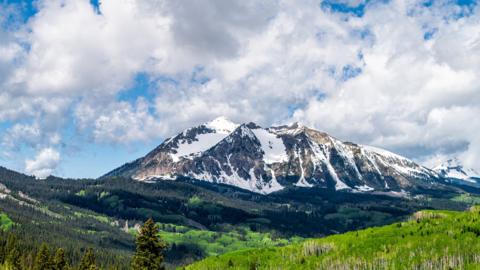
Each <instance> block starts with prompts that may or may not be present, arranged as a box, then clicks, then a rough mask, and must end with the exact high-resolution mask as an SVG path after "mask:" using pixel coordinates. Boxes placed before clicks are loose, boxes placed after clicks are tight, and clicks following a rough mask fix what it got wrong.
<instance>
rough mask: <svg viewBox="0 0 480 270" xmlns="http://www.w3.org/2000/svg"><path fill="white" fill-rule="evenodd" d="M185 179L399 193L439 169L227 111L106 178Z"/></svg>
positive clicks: (261, 187)
mask: <svg viewBox="0 0 480 270" xmlns="http://www.w3.org/2000/svg"><path fill="white" fill-rule="evenodd" d="M109 176H124V177H132V178H133V179H136V180H138V181H155V180H165V179H171V180H173V179H176V178H177V177H188V178H193V179H197V180H204V181H209V182H214V183H222V184H228V185H233V186H237V187H239V188H243V189H247V190H250V191H253V192H258V193H263V194H268V193H271V192H275V191H279V190H282V189H284V188H285V187H289V186H299V187H313V186H316V187H322V188H329V189H332V190H351V191H353V192H367V191H387V192H388V191H391V192H404V191H405V190H407V191H408V190H412V189H415V188H417V187H420V186H423V187H425V186H431V185H436V183H437V181H436V180H438V174H437V173H436V172H434V171H432V170H430V169H427V168H425V167H422V166H420V165H418V164H416V163H415V162H413V161H411V160H409V159H407V158H405V157H402V156H399V155H396V154H394V153H391V152H388V151H386V150H383V149H379V148H375V147H371V146H365V145H358V144H355V143H350V142H342V141H340V140H338V139H336V138H334V137H332V136H330V135H328V134H326V133H324V132H320V131H317V130H314V129H311V128H308V127H305V126H302V125H299V124H297V123H295V124H291V125H285V126H275V127H270V128H262V127H260V126H258V125H256V124H255V123H246V124H240V125H239V124H235V123H232V122H231V121H229V120H227V119H226V118H224V117H221V118H217V119H215V120H213V121H211V122H208V123H205V124H202V125H199V126H197V127H192V128H189V129H186V130H185V131H183V132H182V133H180V134H178V135H176V136H174V137H171V138H169V139H167V140H165V141H164V142H163V143H162V144H160V145H159V146H158V147H157V148H156V149H154V150H153V151H152V152H150V153H149V154H147V155H146V156H145V157H143V158H140V159H137V160H135V161H133V162H131V163H128V164H125V165H124V166H122V167H120V168H118V169H115V170H113V171H111V172H109V173H108V174H106V175H105V177H109Z"/></svg>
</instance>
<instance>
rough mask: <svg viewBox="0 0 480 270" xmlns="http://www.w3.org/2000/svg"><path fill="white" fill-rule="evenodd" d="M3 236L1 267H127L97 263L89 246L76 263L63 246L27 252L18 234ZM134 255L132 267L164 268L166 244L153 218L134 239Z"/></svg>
mask: <svg viewBox="0 0 480 270" xmlns="http://www.w3.org/2000/svg"><path fill="white" fill-rule="evenodd" d="M2 238H3V239H0V269H1V270H100V269H108V270H110V269H112V270H113V269H121V268H122V269H124V268H125V267H124V266H123V267H122V266H118V265H115V264H108V265H106V266H103V267H101V266H100V265H99V264H97V261H96V256H95V251H94V249H93V248H91V247H89V248H87V249H86V250H85V251H84V254H83V256H82V258H81V260H80V262H79V263H78V264H77V265H73V264H71V263H69V260H68V258H67V257H68V255H67V254H66V252H67V251H66V250H65V249H64V248H56V249H55V248H51V247H49V245H48V244H47V243H42V244H41V246H40V247H39V248H38V249H37V252H36V253H35V254H33V253H31V252H25V249H24V248H23V244H24V243H22V242H21V240H20V239H19V237H18V236H17V235H16V234H15V233H13V232H10V233H8V234H4V235H3V237H2ZM135 246H136V248H135V254H134V256H133V258H132V261H131V263H130V269H132V270H161V269H164V267H163V266H162V263H163V260H164V252H165V250H166V248H167V245H166V243H165V242H164V241H163V240H162V239H161V237H160V236H159V227H158V225H157V224H155V222H154V221H153V219H151V218H150V219H148V220H147V221H146V222H145V223H144V224H143V226H142V227H141V229H140V232H139V233H138V235H137V238H136V241H135Z"/></svg>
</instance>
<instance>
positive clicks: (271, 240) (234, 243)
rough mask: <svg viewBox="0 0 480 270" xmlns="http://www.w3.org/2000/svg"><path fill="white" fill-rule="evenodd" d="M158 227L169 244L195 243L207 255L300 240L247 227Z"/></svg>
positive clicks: (286, 243)
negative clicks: (227, 228) (223, 230)
mask: <svg viewBox="0 0 480 270" xmlns="http://www.w3.org/2000/svg"><path fill="white" fill-rule="evenodd" d="M166 226H168V227H170V229H168V228H165V227H166ZM172 226H174V227H173V228H175V231H172V229H171V228H172ZM162 228H165V229H162ZM160 229H161V230H160V235H161V237H162V239H164V240H165V241H166V242H167V243H168V244H169V245H172V244H176V245H179V244H187V245H188V244H195V245H198V246H199V247H200V248H201V250H203V251H204V252H205V253H206V254H205V255H207V256H215V255H220V254H223V253H226V252H232V251H235V250H241V249H247V248H262V247H273V246H285V245H288V244H292V243H297V242H300V241H301V240H302V238H300V237H292V238H290V239H285V238H278V237H273V236H272V235H271V234H270V233H262V232H253V231H251V230H250V229H249V228H248V227H244V228H241V227H236V228H233V227H232V229H231V230H230V231H228V232H216V231H207V230H196V229H191V228H188V227H185V226H175V225H173V224H163V226H162V225H161V226H160Z"/></svg>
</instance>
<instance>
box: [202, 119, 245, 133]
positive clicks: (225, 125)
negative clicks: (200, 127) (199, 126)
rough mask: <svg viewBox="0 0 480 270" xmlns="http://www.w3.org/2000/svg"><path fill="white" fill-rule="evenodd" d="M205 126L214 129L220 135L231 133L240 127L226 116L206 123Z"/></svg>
mask: <svg viewBox="0 0 480 270" xmlns="http://www.w3.org/2000/svg"><path fill="white" fill-rule="evenodd" d="M205 126H206V127H208V128H211V129H214V130H215V131H217V132H218V133H226V134H228V133H230V132H232V131H233V130H235V129H236V128H237V127H238V124H236V123H234V122H232V121H230V120H229V119H228V118H226V117H225V116H219V117H217V118H215V119H213V120H212V121H210V122H207V123H205Z"/></svg>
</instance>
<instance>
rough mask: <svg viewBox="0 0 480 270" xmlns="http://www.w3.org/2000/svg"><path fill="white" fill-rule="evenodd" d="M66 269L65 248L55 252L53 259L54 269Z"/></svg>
mask: <svg viewBox="0 0 480 270" xmlns="http://www.w3.org/2000/svg"><path fill="white" fill-rule="evenodd" d="M66 267H67V262H66V261H65V250H63V248H59V249H57V251H56V252H55V257H54V258H53V269H55V270H64V269H66Z"/></svg>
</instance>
